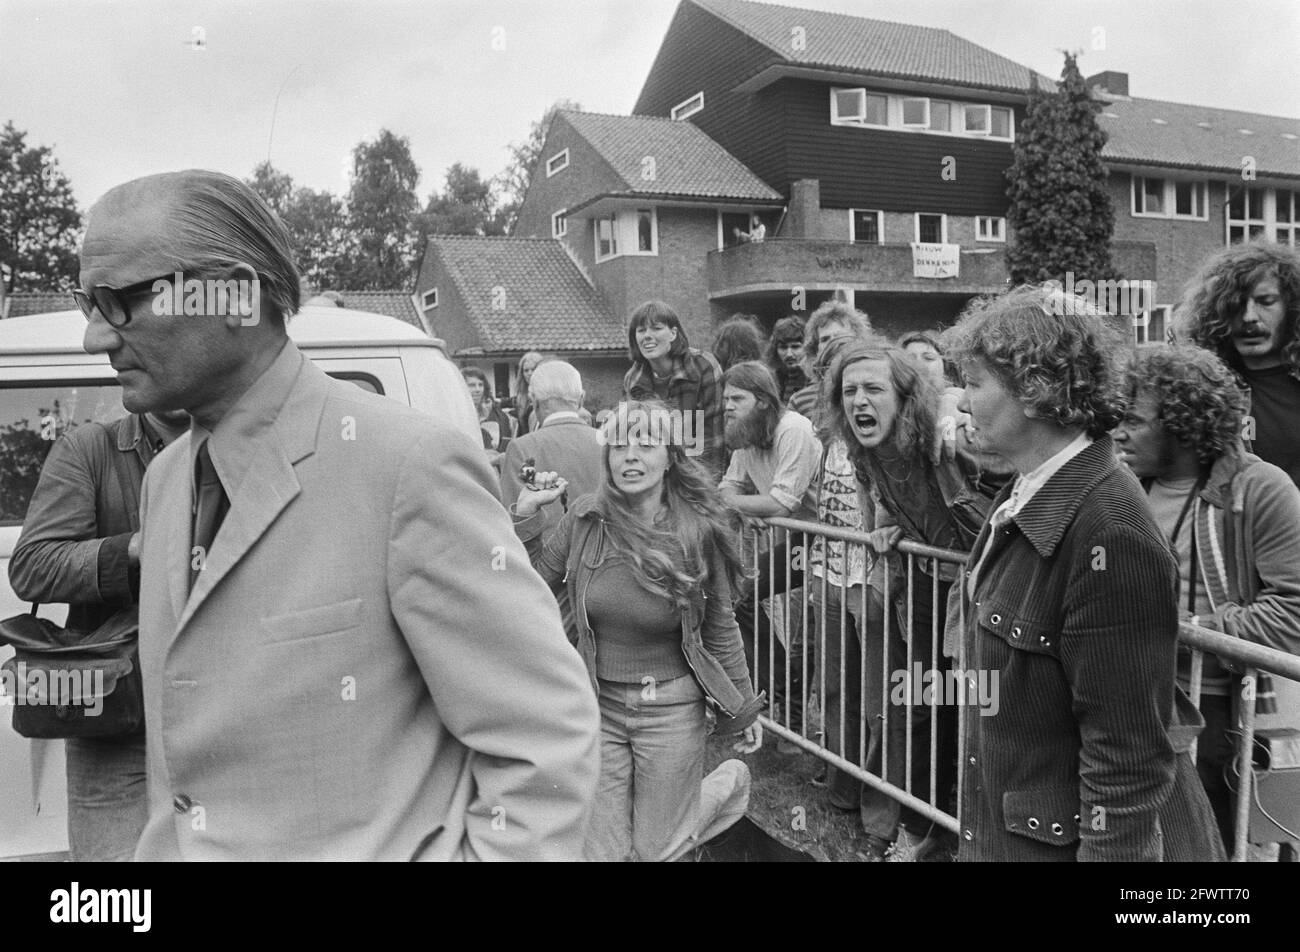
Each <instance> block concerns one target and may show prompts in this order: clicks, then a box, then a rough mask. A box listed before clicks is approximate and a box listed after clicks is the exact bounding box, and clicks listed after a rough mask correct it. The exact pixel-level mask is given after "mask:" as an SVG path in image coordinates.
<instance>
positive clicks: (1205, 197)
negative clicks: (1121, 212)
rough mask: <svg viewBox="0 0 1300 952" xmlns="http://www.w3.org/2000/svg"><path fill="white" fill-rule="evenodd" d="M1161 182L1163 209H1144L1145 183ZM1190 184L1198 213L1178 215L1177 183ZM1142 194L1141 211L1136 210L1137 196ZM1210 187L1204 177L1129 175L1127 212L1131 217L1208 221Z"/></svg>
mask: <svg viewBox="0 0 1300 952" xmlns="http://www.w3.org/2000/svg"><path fill="white" fill-rule="evenodd" d="M1147 182H1160V183H1162V186H1161V190H1160V201H1161V204H1162V205H1163V206H1164V209H1165V210H1164V211H1160V212H1149V211H1147V210H1146V183H1147ZM1180 184H1181V185H1191V186H1192V187H1193V189H1195V191H1194V193H1193V199H1194V201H1193V204H1194V205H1197V206H1199V214H1193V215H1180V214H1178V211H1177V209H1178V192H1177V187H1176V186H1177V185H1180ZM1139 195H1141V196H1143V202H1142V208H1143V210H1142V211H1138V196H1139ZM1209 206H1210V188H1209V184H1208V183H1207V182H1206V181H1205V180H1204V179H1185V178H1170V177H1169V176H1167V175H1132V176H1130V177H1129V206H1128V208H1129V214H1130V215H1131V216H1132V217H1133V218H1176V219H1178V220H1179V221H1209V220H1210V207H1209Z"/></svg>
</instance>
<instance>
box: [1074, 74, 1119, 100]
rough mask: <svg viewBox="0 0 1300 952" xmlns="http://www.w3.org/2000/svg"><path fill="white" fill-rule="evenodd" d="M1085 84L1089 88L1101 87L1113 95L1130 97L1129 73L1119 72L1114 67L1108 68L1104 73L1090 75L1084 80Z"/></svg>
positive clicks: (1103, 90)
mask: <svg viewBox="0 0 1300 952" xmlns="http://www.w3.org/2000/svg"><path fill="white" fill-rule="evenodd" d="M1084 84H1085V85H1086V86H1088V88H1089V89H1100V90H1101V91H1102V92H1104V93H1110V94H1111V95H1112V96H1123V97H1124V98H1126V99H1127V98H1128V73H1117V72H1115V71H1114V70H1113V69H1108V70H1106V72H1104V73H1098V74H1097V75H1095V76H1089V77H1088V78H1087V79H1085V80H1084Z"/></svg>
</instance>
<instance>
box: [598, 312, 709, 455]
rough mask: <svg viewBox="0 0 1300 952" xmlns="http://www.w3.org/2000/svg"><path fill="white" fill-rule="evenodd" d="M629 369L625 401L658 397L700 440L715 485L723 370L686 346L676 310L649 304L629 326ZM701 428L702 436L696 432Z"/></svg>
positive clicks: (625, 386) (703, 355) (624, 379)
mask: <svg viewBox="0 0 1300 952" xmlns="http://www.w3.org/2000/svg"><path fill="white" fill-rule="evenodd" d="M627 347H628V356H629V357H630V358H631V359H632V366H631V368H630V369H629V370H628V372H627V375H626V376H625V377H624V378H623V392H624V394H625V396H626V397H627V398H628V399H629V400H648V399H658V400H662V401H663V402H664V403H666V404H668V406H669V407H670V408H672V409H673V410H676V411H678V412H679V413H680V414H681V416H682V425H683V432H686V428H687V427H690V430H689V437H690V438H691V439H693V440H699V441H700V444H697V445H701V444H702V447H703V449H702V453H701V455H700V456H699V457H698V459H699V461H700V462H701V463H703V464H704V466H705V468H706V469H708V471H709V473H710V475H711V476H712V477H713V479H714V480H715V481H716V480H718V479H721V478H722V474H723V472H724V471H725V469H726V461H727V450H726V444H725V437H724V431H723V419H722V412H723V405H722V367H721V366H720V365H719V364H718V359H717V358H716V357H714V356H713V354H711V353H708V352H707V351H699V350H696V349H695V348H694V347H692V346H691V345H690V341H689V340H688V339H687V337H686V329H685V328H684V327H682V321H681V318H679V317H678V316H677V312H676V311H674V310H673V309H672V308H671V307H669V306H668V305H667V304H665V303H664V302H663V301H647V302H646V303H644V304H642V305H641V306H640V307H638V308H637V309H636V310H635V311H633V312H632V316H631V318H630V319H629V320H628V323H627ZM699 427H702V428H703V432H700V431H699V429H698V428H699Z"/></svg>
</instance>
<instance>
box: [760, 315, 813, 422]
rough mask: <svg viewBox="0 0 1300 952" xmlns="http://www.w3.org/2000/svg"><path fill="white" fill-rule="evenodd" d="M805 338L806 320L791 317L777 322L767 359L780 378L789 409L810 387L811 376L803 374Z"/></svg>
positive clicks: (779, 382)
mask: <svg viewBox="0 0 1300 952" xmlns="http://www.w3.org/2000/svg"><path fill="white" fill-rule="evenodd" d="M803 335H804V322H803V319H802V318H799V317H795V316H793V315H791V316H790V317H783V318H781V319H780V320H779V321H777V322H776V326H775V327H773V328H772V338H771V340H769V341H768V342H767V353H766V354H765V355H764V359H765V360H766V361H767V365H768V366H769V367H770V368H772V373H774V374H776V382H777V386H779V387H780V388H781V402H782V403H783V404H787V405H788V404H789V402H790V398H791V397H793V396H794V395H795V394H796V393H798V392H799V391H800V390H802V389H803V388H804V387H806V386H808V376H807V374H805V373H804V372H803Z"/></svg>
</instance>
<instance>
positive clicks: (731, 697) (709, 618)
mask: <svg viewBox="0 0 1300 952" xmlns="http://www.w3.org/2000/svg"><path fill="white" fill-rule="evenodd" d="M515 533H516V534H517V535H518V536H519V538H520V539H521V540H522V541H523V543H524V547H525V548H526V549H527V550H528V556H529V559H530V560H531V561H532V564H533V568H534V569H536V570H537V571H538V573H540V574H541V576H542V578H544V579H545V580H546V582H547V584H549V585H550V586H551V589H552V591H555V592H556V594H557V598H558V600H559V603H560V611H561V614H562V615H563V617H564V627H565V631H566V632H567V633H568V636H569V641H570V642H572V643H573V644H574V645H575V646H576V647H577V649H578V654H580V655H581V656H582V660H583V661H584V662H585V663H586V665H587V674H588V675H589V676H590V678H591V684H592V687H593V688H597V679H596V635H595V632H594V631H592V629H591V624H590V622H589V621H588V620H587V605H586V594H587V586H588V585H589V584H590V582H591V578H592V576H593V575H594V574H595V570H596V569H598V568H599V567H600V565H601V564H602V563H603V562H604V561H605V559H606V558H608V557H609V554H610V553H609V550H608V547H607V546H606V544H605V532H604V518H603V517H602V516H601V515H600V513H599V512H598V511H597V510H596V497H595V496H594V495H591V494H587V495H585V496H581V497H579V498H578V499H577V500H575V501H574V503H573V504H572V505H571V506H570V507H569V511H568V512H566V513H565V514H564V516H563V518H561V519H560V520H559V522H556V523H554V524H553V525H552V526H551V527H549V528H546V527H545V526H544V522H543V519H542V518H541V514H540V513H535V514H534V515H532V516H529V517H528V518H526V519H520V518H519V517H518V516H516V517H515ZM711 558H712V565H711V568H710V572H709V576H708V578H707V579H706V580H705V582H704V585H703V588H702V589H700V590H697V591H696V592H695V593H693V595H692V597H691V600H690V603H689V604H688V605H687V606H686V607H684V608H683V609H682V622H681V625H682V654H683V655H684V656H685V658H686V664H687V665H688V666H689V667H690V669H691V672H692V674H694V676H695V680H696V682H697V683H698V684H699V685H700V688H701V689H702V690H703V691H704V693H705V695H706V696H707V698H708V699H709V701H710V703H711V704H712V705H713V707H714V709H715V711H716V713H717V715H718V726H717V732H718V733H719V734H732V733H737V732H739V731H742V730H744V729H745V728H746V727H748V726H749V725H750V724H752V723H753V722H754V718H755V717H757V716H758V712H759V711H760V710H761V709H762V707H763V704H764V697H763V695H762V694H759V695H757V696H756V695H755V694H754V688H753V685H751V684H750V680H749V668H748V666H747V665H746V663H745V653H744V648H743V646H742V643H741V639H740V629H739V628H738V627H737V625H736V617H735V615H734V614H733V612H732V608H731V590H730V583H729V582H728V581H727V578H726V572H725V568H724V566H723V561H722V557H721V555H720V554H719V553H717V552H713V553H712V556H711Z"/></svg>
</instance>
